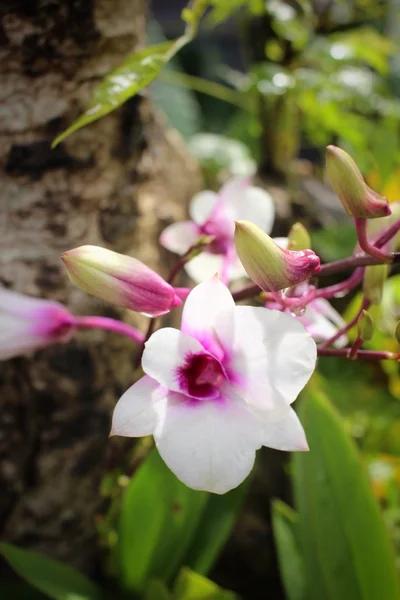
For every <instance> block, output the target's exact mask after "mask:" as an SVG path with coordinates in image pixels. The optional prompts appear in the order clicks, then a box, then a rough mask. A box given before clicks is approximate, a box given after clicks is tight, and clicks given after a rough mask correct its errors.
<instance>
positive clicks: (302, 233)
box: [288, 223, 311, 250]
mask: <svg viewBox="0 0 400 600" xmlns="http://www.w3.org/2000/svg"><path fill="white" fill-rule="evenodd" d="M288 241H289V244H288V250H307V248H311V238H310V234H309V233H308V231H307V229H306V228H305V227H304V225H302V224H301V223H295V224H294V225H293V226H292V228H291V230H290V231H289V235H288Z"/></svg>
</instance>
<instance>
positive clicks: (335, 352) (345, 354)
mask: <svg viewBox="0 0 400 600" xmlns="http://www.w3.org/2000/svg"><path fill="white" fill-rule="evenodd" d="M317 351H318V356H341V357H342V358H349V359H352V358H353V357H351V356H350V352H351V348H325V347H324V348H322V347H321V346H317ZM354 358H362V359H366V360H400V353H399V352H386V351H385V350H358V351H357V355H356V356H355V357H354Z"/></svg>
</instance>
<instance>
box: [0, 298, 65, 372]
mask: <svg viewBox="0 0 400 600" xmlns="http://www.w3.org/2000/svg"><path fill="white" fill-rule="evenodd" d="M73 331H74V317H73V316H72V315H71V314H70V313H69V312H68V311H67V309H66V308H64V306H62V304H59V303H58V302H50V301H47V300H40V299H38V298H30V297H29V296H24V295H22V294H18V293H16V292H12V291H10V290H7V289H4V288H0V360H7V359H9V358H13V357H15V356H19V355H21V354H25V353H27V352H30V351H33V350H39V349H40V348H44V347H45V346H49V345H50V344H55V343H57V342H65V341H68V340H69V339H70V337H71V335H72V334H73Z"/></svg>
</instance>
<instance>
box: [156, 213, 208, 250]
mask: <svg viewBox="0 0 400 600" xmlns="http://www.w3.org/2000/svg"><path fill="white" fill-rule="evenodd" d="M200 236H201V231H200V230H199V228H198V226H197V225H196V224H195V223H192V221H183V222H182V223H173V224H172V225H169V226H168V227H166V228H165V229H164V231H163V232H162V234H161V235H160V244H161V245H162V246H164V248H167V250H170V251H171V252H175V253H176V254H180V255H182V254H185V253H186V252H187V251H188V250H189V248H191V247H192V246H193V244H194V243H195V242H196V240H197V239H198V238H199V237H200Z"/></svg>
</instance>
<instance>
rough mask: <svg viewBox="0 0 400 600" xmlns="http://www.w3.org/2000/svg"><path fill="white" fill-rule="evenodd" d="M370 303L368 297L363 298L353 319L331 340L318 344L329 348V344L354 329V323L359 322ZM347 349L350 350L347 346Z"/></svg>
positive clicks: (320, 346)
mask: <svg viewBox="0 0 400 600" xmlns="http://www.w3.org/2000/svg"><path fill="white" fill-rule="evenodd" d="M370 304H371V303H370V301H369V300H367V299H366V298H363V300H362V302H361V306H360V309H359V311H358V312H357V314H356V316H355V317H353V319H351V321H349V323H347V324H346V325H345V326H344V327H342V328H341V329H338V330H337V332H336V333H335V335H333V336H332V337H331V338H329V340H325V341H324V342H322V344H320V345H319V346H318V348H321V349H323V348H328V346H331V345H332V344H334V343H335V342H336V340H338V339H339V338H340V337H341V336H342V335H345V334H346V333H347V332H348V331H350V329H352V328H353V327H354V325H356V324H357V321H358V319H359V318H360V315H361V313H362V311H363V310H368V308H369V305H370ZM345 350H347V351H349V349H348V348H345Z"/></svg>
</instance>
